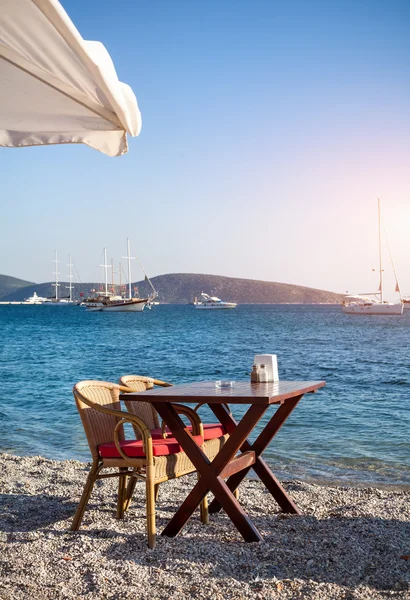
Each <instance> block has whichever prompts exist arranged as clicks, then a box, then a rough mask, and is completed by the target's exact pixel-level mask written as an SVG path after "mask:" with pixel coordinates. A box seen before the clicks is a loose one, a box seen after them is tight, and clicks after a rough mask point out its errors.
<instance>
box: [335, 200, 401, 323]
mask: <svg viewBox="0 0 410 600" xmlns="http://www.w3.org/2000/svg"><path fill="white" fill-rule="evenodd" d="M377 202H378V204H377V206H378V222H379V273H380V285H379V290H378V291H377V292H373V293H370V294H359V295H357V296H345V298H344V300H343V304H342V311H343V312H344V313H347V314H349V315H401V314H402V313H403V302H402V299H401V296H400V301H399V302H387V301H386V300H384V297H383V266H382V265H383V263H382V244H381V224H380V223H381V219H380V199H378V201H377ZM389 251H390V248H389ZM390 258H392V257H391V254H390ZM392 266H393V271H394V276H395V279H396V289H395V291H396V292H398V293H399V294H400V287H399V282H398V280H397V275H396V270H395V268H394V264H393V260H392Z"/></svg>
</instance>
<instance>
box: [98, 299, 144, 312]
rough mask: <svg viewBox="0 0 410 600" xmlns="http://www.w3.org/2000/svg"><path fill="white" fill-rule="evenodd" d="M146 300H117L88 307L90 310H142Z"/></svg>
mask: <svg viewBox="0 0 410 600" xmlns="http://www.w3.org/2000/svg"><path fill="white" fill-rule="evenodd" d="M147 302H148V300H147V299H145V300H128V301H126V302H118V304H116V303H112V304H107V305H105V306H96V307H95V308H89V309H88V310H90V311H100V312H142V311H143V310H144V308H145V305H146V304H147Z"/></svg>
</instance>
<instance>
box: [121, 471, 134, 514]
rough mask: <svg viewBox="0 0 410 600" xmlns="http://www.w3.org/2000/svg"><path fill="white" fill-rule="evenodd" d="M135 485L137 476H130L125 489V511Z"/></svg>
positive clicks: (128, 505)
mask: <svg viewBox="0 0 410 600" xmlns="http://www.w3.org/2000/svg"><path fill="white" fill-rule="evenodd" d="M136 485H137V478H136V477H130V480H129V482H128V485H127V490H126V492H125V501H124V511H127V510H128V509H129V507H130V504H131V500H132V495H133V493H134V490H135V486H136Z"/></svg>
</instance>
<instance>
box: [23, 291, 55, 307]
mask: <svg viewBox="0 0 410 600" xmlns="http://www.w3.org/2000/svg"><path fill="white" fill-rule="evenodd" d="M45 302H50V299H49V298H43V297H42V296H37V292H34V294H33V295H32V296H30V298H25V300H24V303H25V304H44V303H45Z"/></svg>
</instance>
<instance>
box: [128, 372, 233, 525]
mask: <svg viewBox="0 0 410 600" xmlns="http://www.w3.org/2000/svg"><path fill="white" fill-rule="evenodd" d="M119 384H120V386H121V388H122V389H127V388H128V389H129V391H132V392H144V391H146V390H147V389H151V388H153V387H154V385H158V386H161V387H170V386H172V383H167V382H166V381H161V380H159V379H153V378H151V377H144V376H143V375H123V376H122V377H121V378H120V380H119ZM125 405H126V407H127V410H128V412H130V413H132V414H134V415H136V416H138V417H139V418H140V419H143V421H144V422H145V423H147V425H149V427H150V429H151V436H152V439H153V440H156V439H161V438H165V439H166V438H167V436H168V435H169V433H170V431H169V429H168V428H167V427H166V424H165V423H162V425H161V426H160V422H159V418H158V413H157V411H156V410H155V408H154V407H153V405H152V404H150V403H149V402H136V401H135V400H132V401H128V402H127V401H125ZM192 412H194V414H196V413H195V411H192ZM191 427H192V425H191ZM191 427H190V426H188V429H191ZM202 427H203V429H202V430H201V435H203V437H204V444H203V446H202V450H203V452H204V453H205V454H206V456H207V457H208V458H209V459H210V460H213V459H214V458H215V456H216V455H217V454H218V452H219V450H220V448H221V447H222V446H223V444H224V443H225V442H226V440H227V438H228V434H227V433H226V431H225V429H224V428H223V427H222V425H221V424H220V423H212V424H202ZM192 432H193V430H192ZM134 433H135V435H136V437H137V439H139V437H140V433H139V431H138V430H137V429H136V428H134ZM187 460H188V459H187ZM193 471H195V467H194V465H192V470H191V472H193ZM136 482H137V481H136V479H135V478H134V479H131V480H130V482H129V484H128V488H127V492H126V502H125V509H126V510H127V509H128V507H129V504H130V502H131V498H132V494H133V492H134V488H135V485H136ZM158 492H159V483H157V484H156V485H155V499H157V497H158ZM200 511H201V521H202V523H204V524H207V523H208V500H207V498H206V497H205V498H204V499H203V500H202V502H201V506H200Z"/></svg>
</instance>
